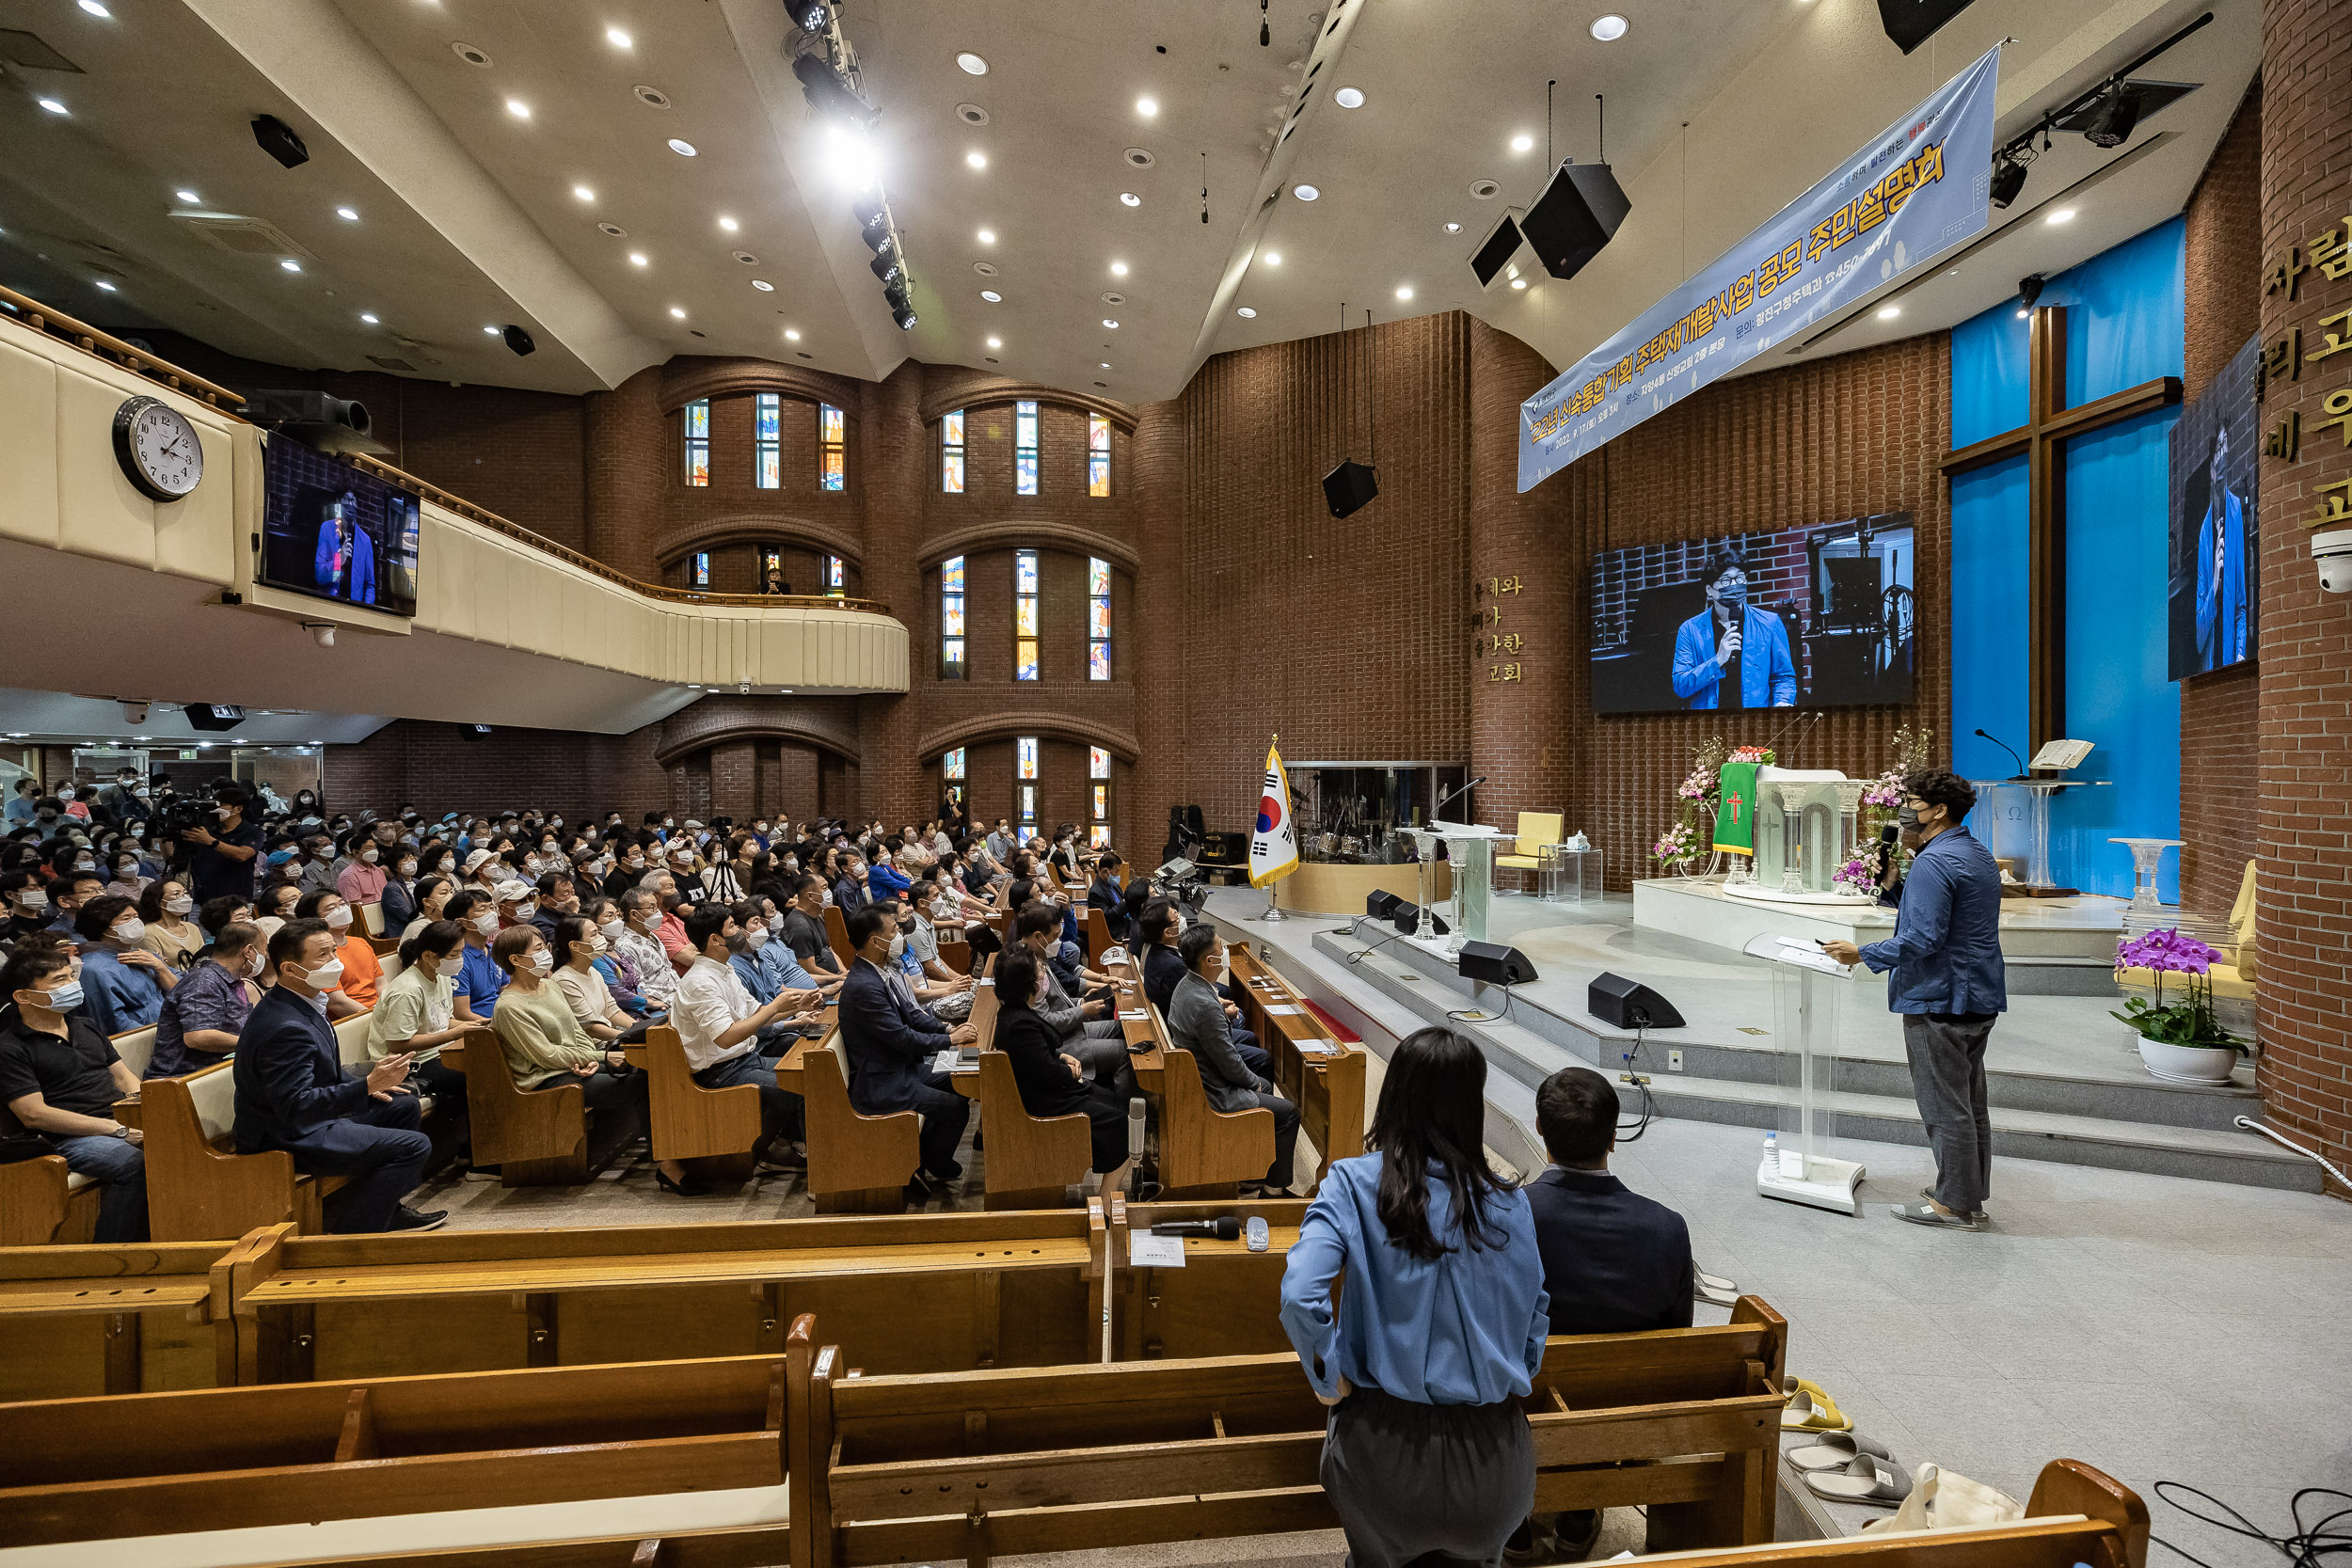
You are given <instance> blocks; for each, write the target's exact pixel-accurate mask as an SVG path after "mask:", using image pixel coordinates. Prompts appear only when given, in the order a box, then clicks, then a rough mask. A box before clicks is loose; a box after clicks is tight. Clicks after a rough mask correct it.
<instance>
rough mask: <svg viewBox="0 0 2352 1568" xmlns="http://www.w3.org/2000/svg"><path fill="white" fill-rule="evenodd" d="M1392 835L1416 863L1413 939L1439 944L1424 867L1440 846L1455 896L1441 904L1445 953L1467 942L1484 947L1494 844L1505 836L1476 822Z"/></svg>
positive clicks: (1436, 824) (1439, 824) (1437, 825)
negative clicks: (1417, 915) (1417, 907)
mask: <svg viewBox="0 0 2352 1568" xmlns="http://www.w3.org/2000/svg"><path fill="white" fill-rule="evenodd" d="M1396 832H1397V833H1398V834H1399V835H1400V836H1401V837H1403V838H1404V839H1405V841H1406V843H1408V844H1410V845H1411V846H1412V847H1413V858H1414V859H1415V860H1416V861H1418V862H1420V863H1421V864H1420V872H1419V875H1420V877H1421V928H1420V929H1419V930H1417V931H1415V932H1413V935H1414V936H1415V937H1416V938H1417V939H1419V940H1420V941H1422V942H1432V943H1434V942H1437V941H1438V935H1437V928H1436V927H1434V926H1433V925H1432V924H1431V923H1430V919H1429V866H1430V863H1431V862H1433V861H1435V860H1436V859H1437V854H1438V845H1440V844H1442V845H1444V846H1445V847H1446V849H1445V853H1446V862H1447V863H1448V864H1450V865H1451V866H1452V867H1453V868H1454V895H1453V897H1451V898H1450V899H1448V900H1447V902H1446V925H1447V926H1448V927H1451V929H1450V930H1449V931H1448V932H1447V934H1446V937H1445V939H1444V940H1445V950H1446V951H1447V952H1448V953H1459V952H1460V951H1461V950H1462V944H1463V943H1464V942H1485V941H1486V905H1487V900H1488V899H1489V897H1490V896H1491V895H1492V894H1493V891H1494V888H1493V883H1494V876H1495V840H1496V839H1499V838H1502V836H1504V835H1503V832H1502V829H1500V828H1487V827H1482V826H1480V825H1479V824H1478V823H1475V822H1432V823H1430V824H1429V826H1427V827H1426V828H1399V829H1397V830H1396Z"/></svg>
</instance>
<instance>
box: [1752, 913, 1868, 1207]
mask: <svg viewBox="0 0 2352 1568" xmlns="http://www.w3.org/2000/svg"><path fill="white" fill-rule="evenodd" d="M1741 951H1742V952H1743V953H1745V954H1746V955H1747V956H1748V957H1749V958H1757V959H1760V960H1762V961H1763V962H1765V963H1768V964H1770V965H1771V966H1772V1012H1773V1021H1772V1022H1773V1028H1772V1042H1773V1044H1774V1045H1775V1046H1776V1047H1777V1048H1778V1049H1777V1055H1778V1061H1777V1063H1776V1065H1775V1071H1774V1082H1775V1083H1776V1084H1777V1085H1778V1086H1779V1088H1780V1091H1781V1094H1780V1121H1779V1128H1778V1132H1777V1137H1776V1141H1777V1143H1778V1146H1779V1147H1778V1148H1777V1150H1776V1151H1775V1152H1774V1153H1772V1154H1768V1155H1766V1156H1765V1157H1764V1159H1763V1160H1762V1161H1761V1162H1760V1163H1759V1164H1757V1166H1756V1191H1757V1192H1758V1193H1761V1194H1762V1195H1763V1196H1766V1197H1776V1198H1780V1199H1783V1200H1784V1201H1786V1202H1789V1203H1804V1204H1809V1205H1811V1206H1812V1207H1813V1208H1816V1209H1828V1210H1831V1211H1833V1212H1836V1213H1840V1214H1858V1213H1860V1212H1862V1206H1861V1203H1860V1200H1859V1199H1857V1198H1856V1197H1855V1196H1854V1187H1855V1185H1856V1184H1857V1183H1859V1182H1860V1181H1861V1180H1862V1178H1863V1176H1864V1175H1865V1174H1866V1172H1865V1171H1864V1169H1863V1167H1862V1166H1861V1165H1860V1164H1857V1163H1856V1162H1854V1161H1851V1160H1840V1159H1837V1158H1836V1156H1834V1155H1833V1154H1831V1152H1830V1149H1831V1148H1832V1146H1833V1145H1834V1144H1835V1142H1836V1136H1837V1108H1836V1092H1837V1084H1836V1071H1837V1006H1838V996H1839V993H1840V992H1841V991H1843V990H1846V987H1847V979H1848V976H1849V975H1851V974H1852V971H1851V969H1850V968H1849V967H1848V966H1847V965H1845V964H1841V963H1839V962H1838V961H1837V960H1836V959H1835V958H1831V957H1830V956H1829V955H1828V954H1826V953H1824V952H1822V951H1821V949H1820V945H1819V944H1817V943H1816V942H1814V941H1813V940H1812V939H1811V938H1810V937H1782V936H1775V935H1773V934H1772V932H1769V931H1767V932H1766V933H1764V934H1763V935H1762V936H1759V937H1757V938H1756V940H1755V941H1753V942H1749V943H1748V944H1747V946H1746V947H1744V948H1742V949H1741Z"/></svg>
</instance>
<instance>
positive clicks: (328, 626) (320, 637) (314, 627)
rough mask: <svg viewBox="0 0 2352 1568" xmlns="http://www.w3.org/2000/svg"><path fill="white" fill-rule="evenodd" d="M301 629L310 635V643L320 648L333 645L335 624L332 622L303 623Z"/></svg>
mask: <svg viewBox="0 0 2352 1568" xmlns="http://www.w3.org/2000/svg"><path fill="white" fill-rule="evenodd" d="M302 629H303V630H304V631H307V632H309V633H310V641H313V642H315V643H317V644H318V645H319V646H320V647H322V648H331V647H333V646H334V645H335V624H334V623H333V622H332V621H305V622H303V623H302Z"/></svg>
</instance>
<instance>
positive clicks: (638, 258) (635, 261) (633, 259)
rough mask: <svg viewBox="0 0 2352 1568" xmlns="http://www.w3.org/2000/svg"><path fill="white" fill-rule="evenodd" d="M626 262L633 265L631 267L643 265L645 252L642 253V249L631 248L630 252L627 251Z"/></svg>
mask: <svg viewBox="0 0 2352 1568" xmlns="http://www.w3.org/2000/svg"><path fill="white" fill-rule="evenodd" d="M628 262H629V265H631V266H633V267H642V266H644V264H645V253H644V251H642V250H632V251H630V252H629V253H628Z"/></svg>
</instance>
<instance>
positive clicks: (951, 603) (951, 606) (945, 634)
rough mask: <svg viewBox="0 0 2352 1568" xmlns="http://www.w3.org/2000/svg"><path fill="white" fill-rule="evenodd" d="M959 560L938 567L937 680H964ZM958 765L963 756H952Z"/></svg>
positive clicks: (961, 590) (949, 560)
mask: <svg viewBox="0 0 2352 1568" xmlns="http://www.w3.org/2000/svg"><path fill="white" fill-rule="evenodd" d="M964 673H965V672H964V663H963V557H961V556H960V555H952V556H949V557H948V558H947V559H946V560H945V561H943V562H940V563H939V678H940V679H941V680H944V681H960V680H962V679H963V678H964ZM955 754H956V757H957V759H958V760H959V761H961V758H962V756H963V753H962V752H956V753H955Z"/></svg>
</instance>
